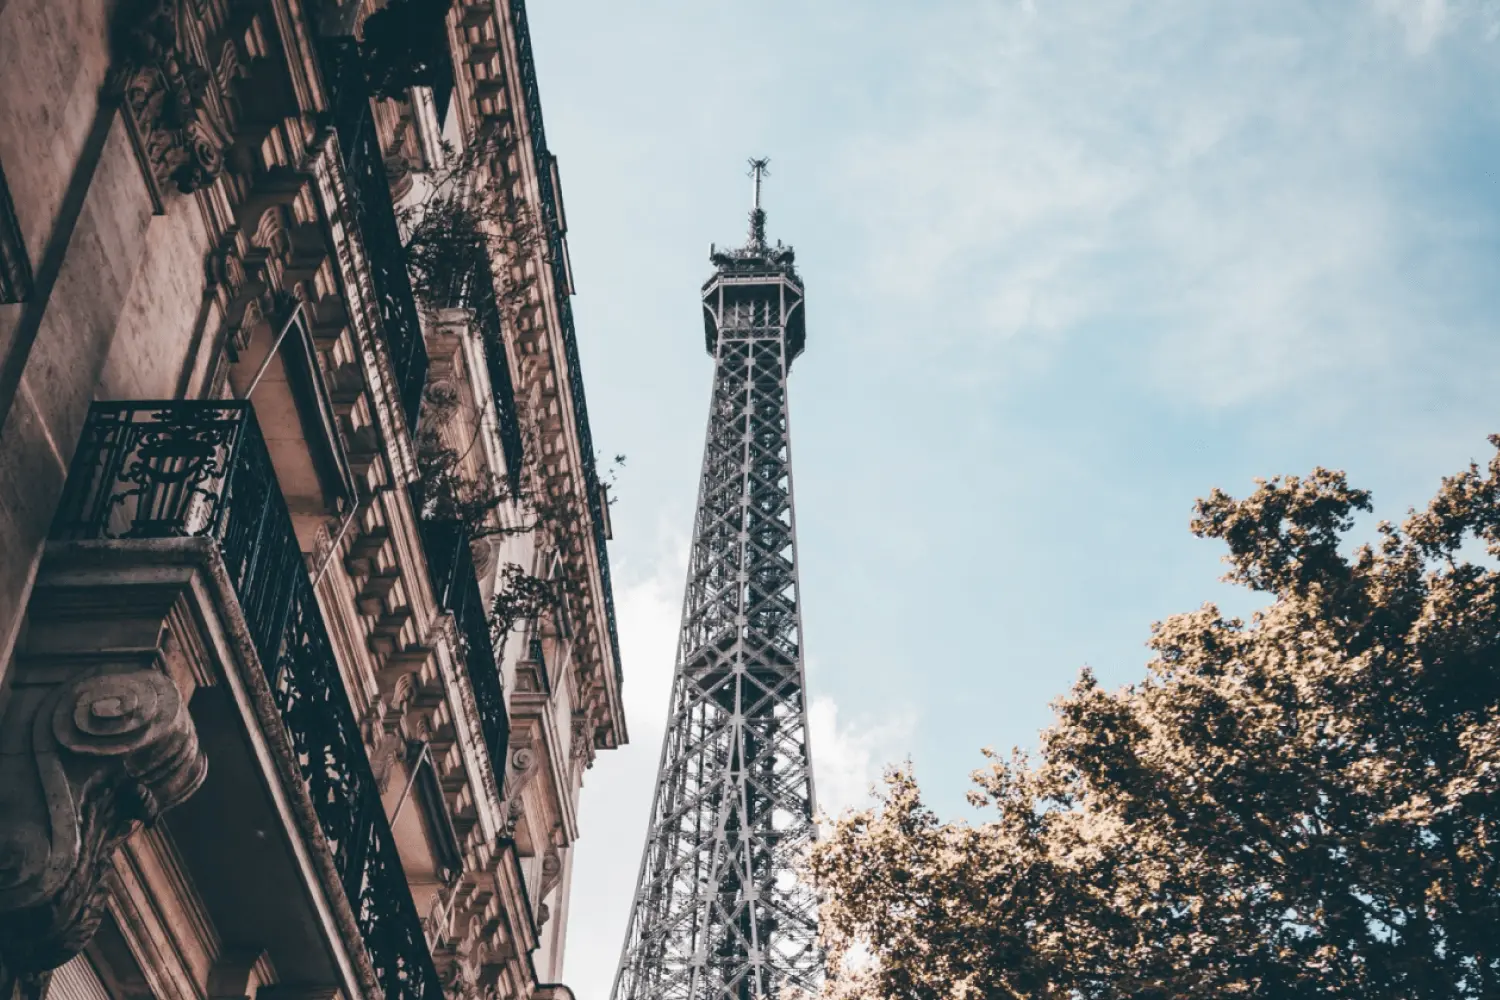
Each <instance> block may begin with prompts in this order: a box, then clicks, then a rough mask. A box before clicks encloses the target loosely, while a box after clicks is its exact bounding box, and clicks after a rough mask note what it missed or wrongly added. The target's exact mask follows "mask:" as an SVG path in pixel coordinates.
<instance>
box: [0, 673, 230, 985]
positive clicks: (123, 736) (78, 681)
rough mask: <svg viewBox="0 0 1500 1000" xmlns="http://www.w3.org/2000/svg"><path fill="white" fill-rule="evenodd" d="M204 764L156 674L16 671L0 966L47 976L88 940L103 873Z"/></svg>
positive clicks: (7, 747) (1, 817)
mask: <svg viewBox="0 0 1500 1000" xmlns="http://www.w3.org/2000/svg"><path fill="white" fill-rule="evenodd" d="M206 773H207V761H206V759H205V758H204V757H203V755H202V753H201V752H200V751H199V748H198V736H197V732H196V730H195V729H194V728H193V723H192V719H191V718H190V717H189V715H188V709H187V703H186V701H185V700H184V699H183V697H182V695H181V693H180V692H179V691H178V689H177V685H176V683H175V682H174V681H173V680H172V678H171V677H169V676H168V675H167V674H166V673H164V672H163V671H162V670H160V669H157V668H156V667H154V666H149V665H148V666H138V665H133V664H128V663H116V664H106V665H103V666H96V667H89V668H85V669H83V670H81V671H80V670H71V671H70V670H67V669H66V668H59V667H56V666H50V665H49V667H43V668H41V669H35V668H33V669H28V668H27V666H26V665H18V669H17V677H16V680H15V686H14V687H13V689H12V691H11V696H10V703H9V705H8V706H7V710H6V712H5V715H4V717H3V719H0V959H3V961H4V962H5V965H6V966H7V967H8V968H9V969H11V970H12V971H30V970H39V969H47V968H54V967H56V966H58V965H61V964H62V963H63V962H65V961H67V960H68V959H69V958H71V957H72V956H73V955H74V954H76V953H77V952H78V951H79V950H80V949H81V948H82V947H83V945H84V944H86V943H87V942H88V939H89V938H90V937H92V936H93V933H94V930H95V929H96V928H97V927H98V924H99V920H100V918H101V916H102V897H103V891H102V870H103V869H104V868H105V867H107V866H108V865H109V864H110V859H111V856H112V854H113V852H114V849H115V847H116V846H118V845H119V844H120V843H121V842H122V841H123V840H125V838H126V837H128V836H129V835H130V834H131V833H133V832H135V830H136V829H137V828H138V827H139V826H140V825H141V824H142V823H151V822H153V821H154V820H155V819H156V818H157V817H158V816H159V815H161V813H162V812H164V811H165V810H167V809H170V808H171V807H172V806H174V805H177V804H178V803H180V802H182V801H184V800H185V799H187V797H188V796H189V795H191V794H192V793H193V792H194V791H196V790H197V789H198V786H199V785H200V784H202V782H203V778H204V776H205V774H206Z"/></svg>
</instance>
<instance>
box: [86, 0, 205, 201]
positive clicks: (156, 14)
mask: <svg viewBox="0 0 1500 1000" xmlns="http://www.w3.org/2000/svg"><path fill="white" fill-rule="evenodd" d="M179 2H180V0H126V2H124V3H122V4H120V8H119V11H118V13H117V14H116V16H115V26H116V29H115V66H114V68H113V71H112V72H113V77H112V79H113V83H114V89H115V91H116V93H118V94H119V97H120V101H121V105H122V110H123V111H124V113H125V115H126V117H127V119H128V124H129V125H130V126H131V133H132V135H131V138H132V139H133V140H134V141H135V144H136V152H137V153H138V154H139V156H140V157H141V160H142V165H143V167H145V168H146V169H147V170H148V171H149V173H150V176H151V179H152V180H153V181H154V182H155V184H156V185H157V186H158V187H165V186H166V184H167V183H168V182H171V183H173V184H175V185H176V187H177V190H179V191H181V192H183V193H184V194H190V193H191V192H193V191H196V190H198V189H199V188H201V187H204V186H206V185H208V184H210V183H212V182H213V180H214V178H216V177H218V176H219V174H220V172H221V171H223V169H224V151H225V149H226V148H227V147H228V145H229V142H228V137H227V136H226V135H225V134H224V129H223V128H221V127H220V126H219V125H217V124H216V123H215V122H214V120H213V116H212V114H211V113H210V110H209V87H210V84H211V83H212V82H213V76H212V75H211V74H210V73H209V72H208V71H207V70H205V69H204V68H203V67H202V66H201V65H200V64H199V63H198V60H197V59H196V57H195V56H194V55H193V54H192V52H191V50H190V46H189V45H188V44H187V41H186V39H185V38H184V37H183V31H182V24H181V22H180V20H179V16H180V15H179Z"/></svg>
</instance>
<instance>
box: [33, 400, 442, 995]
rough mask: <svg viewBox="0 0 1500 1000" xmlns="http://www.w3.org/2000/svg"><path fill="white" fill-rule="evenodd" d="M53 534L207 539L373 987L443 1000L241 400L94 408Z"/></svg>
mask: <svg viewBox="0 0 1500 1000" xmlns="http://www.w3.org/2000/svg"><path fill="white" fill-rule="evenodd" d="M52 533H53V537H54V538H59V539H96V538H111V539H155V538H181V537H202V538H209V539H212V540H213V541H214V543H215V544H216V547H217V548H218V551H219V553H220V555H221V556H222V557H223V560H224V566H225V569H226V570H227V572H228V576H229V580H230V582H231V584H232V585H233V587H234V591H235V594H236V596H237V597H238V598H239V603H240V607H241V609H242V611H243V613H244V616H245V621H246V624H247V625H248V626H249V630H250V635H251V639H252V641H253V643H254V646H255V651H256V654H257V655H258V657H259V659H260V665H261V669H262V670H264V671H265V675H266V680H267V682H268V683H269V685H270V689H271V693H272V696H273V697H274V699H275V701H276V705H277V708H278V709H279V710H280V713H281V720H282V723H283V725H284V726H285V727H286V733H287V736H288V737H290V739H291V743H292V746H293V748H294V750H295V752H296V755H297V759H298V762H299V767H300V769H301V773H302V778H303V780H304V781H305V782H306V783H307V791H308V795H309V797H310V798H311V800H312V804H313V809H314V811H315V812H316V813H317V817H318V825H319V826H320V827H321V829H322V831H323V835H324V837H325V838H326V839H327V841H328V846H329V848H330V849H331V850H332V852H333V859H334V865H335V868H336V869H337V871H338V873H339V878H340V880H341V881H342V884H343V888H344V892H345V894H346V896H347V897H348V900H349V905H350V906H351V908H352V909H353V911H354V916H355V920H356V922H357V924H358V926H359V930H360V933H361V935H362V936H363V938H364V942H365V947H366V949H367V950H368V952H369V956H370V961H371V962H372V964H373V965H374V968H375V973H376V976H377V977H378V979H379V981H380V985H381V988H382V992H384V994H385V997H386V998H387V1000H443V991H442V984H441V983H440V982H439V980H438V976H437V972H436V970H435V969H434V968H433V963H432V956H431V954H430V953H429V952H428V949H427V943H426V940H425V938H424V937H423V934H422V924H421V920H420V918H419V917H418V915H417V909H416V905H415V904H414V903H413V901H412V896H411V889H410V887H409V886H408V884H407V881H406V875H405V873H404V871H403V870H402V867H401V859H400V856H399V854H398V853H397V850H396V844H395V841H394V840H393V839H392V837H391V830H390V825H389V824H388V823H387V821H386V815H385V810H384V809H383V807H382V806H381V802H380V792H379V789H378V787H377V785H376V783H375V778H374V775H373V774H372V773H371V771H370V762H369V759H368V757H367V756H366V755H365V750H364V744H363V742H362V741H361V738H360V732H359V726H358V723H357V722H356V720H355V717H354V711H353V709H352V707H351V706H350V704H349V699H348V697H347V695H346V693H345V691H344V688H343V684H342V682H341V680H340V675H339V668H338V664H337V663H336V662H335V661H334V656H333V648H332V645H331V644H330V642H329V638H328V630H327V626H326V625H325V624H324V621H323V616H322V613H321V611H320V610H319V608H318V602H317V597H316V595H315V594H314V592H313V589H312V583H311V581H310V580H309V579H308V575H307V570H306V565H305V563H304V562H303V557H302V552H301V550H300V549H299V548H298V545H297V538H296V535H295V534H294V533H293V530H292V522H291V517H290V516H289V514H288V513H287V508H286V501H285V499H284V498H283V497H282V493H281V488H280V485H279V483H278V482H277V479H276V471H275V469H274V468H273V467H272V465H271V457H270V454H269V453H268V452H267V450H266V446H265V441H264V440H263V439H262V437H261V433H260V428H259V426H258V425H257V423H256V420H255V414H254V411H253V410H252V409H251V407H250V404H249V403H247V402H243V401H237V402H217V401H182V400H178V401H170V402H128V403H95V404H94V406H93V408H92V409H91V410H90V411H89V417H88V421H87V423H86V424H85V425H84V429H83V435H82V438H81V440H80V441H79V445H78V451H77V452H76V454H75V455H74V458H73V465H72V468H71V470H70V472H69V475H68V481H67V485H66V487H65V490H64V494H63V502H62V505H61V507H60V508H59V510H58V515H57V519H56V521H55V522H54V524H53V532H52Z"/></svg>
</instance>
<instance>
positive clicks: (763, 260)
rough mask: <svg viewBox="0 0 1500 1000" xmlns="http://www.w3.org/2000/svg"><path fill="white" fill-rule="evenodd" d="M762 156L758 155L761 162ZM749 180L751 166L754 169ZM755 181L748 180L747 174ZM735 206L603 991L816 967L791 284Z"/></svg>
mask: <svg viewBox="0 0 1500 1000" xmlns="http://www.w3.org/2000/svg"><path fill="white" fill-rule="evenodd" d="M763 166H764V164H762V168H763ZM757 181H758V177H757ZM757 189H758V185H757ZM764 219H765V216H764V213H763V212H761V211H760V208H759V203H758V199H757V204H756V208H755V210H754V211H752V214H751V237H750V242H749V244H748V245H747V246H745V247H744V248H742V249H739V250H732V251H727V252H722V253H721V252H717V251H716V252H715V253H714V254H713V257H712V259H713V261H714V263H715V264H716V265H717V272H716V273H715V275H714V277H713V278H711V279H710V280H709V281H708V283H707V284H706V285H705V286H704V290H703V306H704V312H705V316H704V319H705V328H706V333H707V339H708V347H709V351H710V353H711V354H713V356H714V361H715V367H714V387H713V398H712V401H711V403H710V406H709V416H708V435H707V440H706V443H705V445H704V454H703V473H702V480H701V483H700V486H699V490H698V513H697V519H696V525H695V528H694V538H693V548H692V553H691V557H690V560H689V566H688V581H687V592H686V595H685V596H684V599H683V611H682V633H681V639H680V641H679V644H678V650H677V667H676V674H675V677H674V679H673V683H672V699H671V708H670V712H671V714H670V717H669V719H668V723H667V731H666V736H665V739H664V740H663V746H662V755H661V764H660V769H659V771H658V775H657V782H656V792H655V798H654V800H653V806H652V812H651V827H650V831H649V833H648V835H647V840H646V847H645V851H644V854H643V857H642V859H641V869H640V877H639V880H638V882H637V885H636V893H635V899H634V904H633V908H632V911H631V915H630V923H629V927H628V929H627V931H626V938H625V947H624V951H623V953H622V955H621V958H620V967H619V971H618V973H617V974H616V977H615V984H614V991H613V1000H752V998H770V997H777V996H780V995H781V994H782V993H783V991H784V990H786V989H788V988H791V987H797V988H800V989H803V990H806V991H808V992H813V991H815V990H816V988H817V987H818V985H819V983H820V981H821V978H822V974H823V955H822V952H821V950H820V949H819V947H818V943H817V900H816V899H815V898H814V896H813V893H812V892H811V890H810V889H809V888H808V887H807V886H806V885H805V884H803V883H802V882H800V881H799V880H798V879H797V878H796V875H795V867H796V864H797V861H798V859H799V857H800V855H801V854H802V853H803V852H804V851H805V850H806V848H807V847H808V846H809V844H810V843H811V841H812V839H813V835H814V826H813V802H814V800H813V779H812V768H811V764H810V760H809V755H808V741H807V699H806V683H805V677H804V671H803V661H802V623H801V615H800V611H799V608H798V601H797V535H796V527H795V520H794V517H793V513H792V461H791V440H790V436H789V428H788V421H787V389H786V386H787V373H788V371H789V369H790V366H791V362H792V359H793V358H794V357H795V356H796V355H797V354H798V353H799V352H800V350H801V347H802V343H803V339H804V327H803V319H802V286H801V282H800V279H798V277H797V274H796V271H795V270H794V268H793V256H792V251H791V249H790V248H786V247H782V246H780V245H778V246H776V247H768V246H767V245H766V243H765V237H764Z"/></svg>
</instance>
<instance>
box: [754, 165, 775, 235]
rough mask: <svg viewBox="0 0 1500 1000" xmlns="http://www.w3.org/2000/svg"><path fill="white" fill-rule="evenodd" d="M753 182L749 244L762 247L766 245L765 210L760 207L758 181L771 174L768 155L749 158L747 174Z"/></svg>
mask: <svg viewBox="0 0 1500 1000" xmlns="http://www.w3.org/2000/svg"><path fill="white" fill-rule="evenodd" d="M748 176H749V177H751V178H752V179H753V181H754V184H755V200H754V204H753V206H752V207H751V209H750V245H751V246H756V247H763V246H765V245H766V212H765V209H763V208H761V207H760V181H761V178H762V177H769V176H771V158H770V157H769V156H765V157H761V158H760V159H755V158H754V157H752V158H751V159H750V173H749V174H748Z"/></svg>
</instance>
